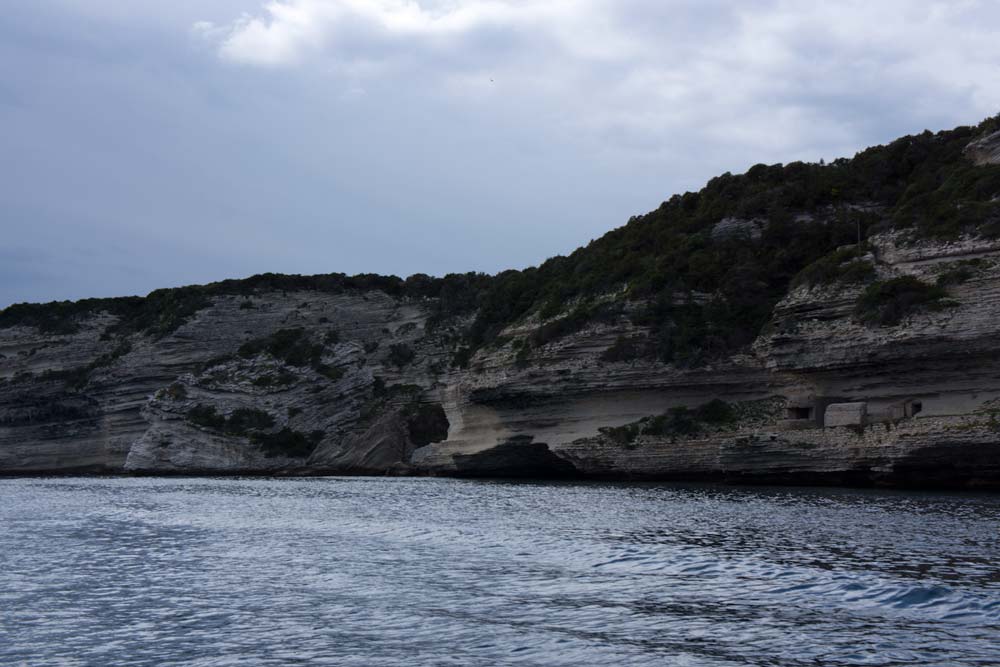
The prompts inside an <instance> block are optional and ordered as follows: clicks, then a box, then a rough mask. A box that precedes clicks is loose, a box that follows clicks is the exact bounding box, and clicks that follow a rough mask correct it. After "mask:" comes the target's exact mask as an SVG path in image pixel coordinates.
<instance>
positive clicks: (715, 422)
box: [601, 399, 737, 445]
mask: <svg viewBox="0 0 1000 667" xmlns="http://www.w3.org/2000/svg"><path fill="white" fill-rule="evenodd" d="M736 420H737V416H736V410H735V409H734V408H733V406H732V405H730V404H729V403H726V402H725V401H722V400H719V399H714V400H712V401H710V402H708V403H705V404H704V405H700V406H698V407H697V408H695V409H693V410H692V409H690V408H688V407H686V406H683V405H682V406H678V407H674V408H670V409H669V410H667V411H666V412H664V413H663V414H660V415H656V416H652V417H644V418H643V419H640V420H639V421H637V422H632V423H631V424H625V425H624V426H617V427H608V428H602V429H601V433H603V434H604V435H605V436H607V437H609V438H611V439H612V440H614V441H615V442H617V443H619V444H622V445H631V444H632V443H633V442H635V440H636V439H637V438H638V437H639V436H643V435H647V436H653V437H657V438H670V439H676V438H685V437H693V436H696V435H699V434H701V433H704V432H705V431H706V430H708V429H707V428H706V427H712V428H714V429H718V428H722V427H726V426H731V425H733V424H735V423H736Z"/></svg>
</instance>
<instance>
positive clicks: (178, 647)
mask: <svg viewBox="0 0 1000 667" xmlns="http://www.w3.org/2000/svg"><path fill="white" fill-rule="evenodd" d="M0 525H2V527H3V530H2V531H0V664H2V665H7V664H11V665H21V664H26V665H32V666H34V665H43V666H44V665H70V666H73V665H81V666H83V665H88V666H89V665H138V666H143V665H150V666H152V665H177V666H180V665H183V666H202V665H204V666H218V665H246V664H254V665H338V666H340V665H348V666H350V665H365V666H372V665H386V666H390V665H408V666H409V665H607V664H615V665H617V664H628V665H665V664H666V665H712V666H729V665H760V666H770V665H775V666H776V665H782V666H785V665H789V666H793V667H794V666H798V665H802V666H806V665H810V666H815V665H959V666H961V665H991V664H1000V652H998V651H997V648H996V637H997V636H1000V564H998V563H1000V498H998V497H996V496H973V495H961V494H916V493H889V492H878V493H876V492H860V491H837V490H830V491H819V490H808V489H805V490H788V489H733V488H722V487H711V486H662V485H616V484H565V483H559V484H556V483H553V484H548V483H535V484H533V483H517V484H515V483H506V482H475V481H459V480H406V479H403V480H397V479H308V480H264V479H58V480H43V479H34V480H3V481H0Z"/></svg>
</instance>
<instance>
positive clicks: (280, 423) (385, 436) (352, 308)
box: [0, 135, 1000, 488]
mask: <svg viewBox="0 0 1000 667" xmlns="http://www.w3.org/2000/svg"><path fill="white" fill-rule="evenodd" d="M996 146H997V135H991V136H987V137H985V138H983V139H980V140H977V141H976V142H974V143H972V144H970V145H969V147H968V149H967V150H966V155H967V156H968V157H969V158H971V159H972V160H974V161H976V162H977V163H984V164H985V163H988V162H989V161H990V160H993V161H996V160H997V156H996V155H995V153H996V151H995V149H996ZM798 223H799V224H820V222H817V216H816V214H802V215H800V217H799V218H798ZM764 225H765V223H764V222H762V221H760V220H756V219H755V220H740V219H737V218H734V217H726V218H724V219H723V220H722V222H720V223H718V224H717V225H715V227H714V228H713V229H712V231H711V234H710V236H711V238H728V237H731V236H732V235H734V234H735V235H743V237H745V238H746V239H747V242H748V243H751V242H758V240H759V239H760V238H761V236H762V234H763V232H762V231H761V230H762V229H764ZM741 238H742V237H741ZM852 252H853V251H852ZM866 253H867V254H865V255H864V256H863V257H861V259H860V260H856V261H861V262H862V263H863V264H864V267H863V268H865V271H866V273H865V274H864V278H863V279H861V278H858V277H857V276H855V275H853V274H850V273H847V272H845V273H844V275H843V276H841V277H839V278H837V279H835V280H832V281H827V282H822V281H820V282H818V283H817V284H815V285H813V284H810V283H809V282H804V283H801V284H798V283H797V284H795V286H793V287H791V288H789V290H788V291H787V293H786V294H785V295H784V297H783V298H782V299H781V300H780V301H779V302H778V304H777V306H775V308H774V309H773V312H772V315H771V318H770V322H769V323H768V324H767V325H766V326H765V327H764V329H763V331H762V332H761V333H760V334H759V335H758V336H757V337H756V340H755V341H754V342H753V344H752V346H749V347H744V348H742V349H741V350H738V351H737V352H735V353H726V354H717V355H714V356H712V357H709V358H705V359H700V360H699V361H698V362H697V363H682V362H680V361H671V362H670V363H666V362H664V361H658V360H657V357H656V355H649V354H633V355H629V354H609V352H610V351H612V350H614V349H616V348H621V347H622V346H623V345H626V346H627V344H629V341H638V340H647V339H651V338H652V337H655V336H656V335H658V334H657V330H656V329H655V327H654V325H653V324H649V323H646V324H642V322H644V321H645V320H644V319H643V318H642V317H639V316H637V315H636V314H637V313H642V312H645V309H648V308H649V307H650V303H648V302H646V301H643V300H642V299H641V298H636V297H633V296H630V295H629V293H628V292H626V291H612V292H608V293H605V294H603V295H600V296H599V297H598V298H597V301H596V303H597V304H598V305H599V306H602V307H603V306H606V305H610V306H614V308H613V309H611V311H610V313H611V314H610V315H608V316H605V317H600V318H592V319H590V320H587V321H586V322H583V323H581V324H580V325H579V326H573V327H567V328H565V330H560V331H559V332H558V334H552V333H551V332H552V331H553V325H554V323H555V324H558V323H559V322H562V321H566V320H564V319H561V318H566V316H567V313H572V312H574V308H576V304H575V303H573V302H567V303H566V304H564V307H563V308H562V309H561V312H556V313H553V312H549V313H548V314H547V315H548V316H547V317H545V318H542V316H541V315H539V311H533V312H532V313H531V314H530V315H529V316H527V317H522V318H518V319H516V320H515V321H514V322H512V323H508V324H507V325H506V326H505V327H504V328H503V329H502V330H501V331H499V334H498V335H496V336H495V337H493V338H492V339H491V340H490V341H488V342H487V343H486V344H484V345H482V346H480V347H479V348H478V349H477V350H476V352H475V353H474V354H473V355H471V358H470V359H469V360H468V364H467V365H464V367H461V368H460V367H458V366H457V365H456V364H455V363H454V359H455V358H456V352H457V351H458V350H459V348H460V347H461V344H462V343H461V341H462V336H463V332H464V331H466V330H467V328H468V326H469V324H470V321H471V319H470V318H471V317H473V315H469V314H459V315H450V316H446V317H441V316H440V308H439V306H440V303H439V301H438V300H437V299H435V298H422V297H415V296H402V295H396V296H391V295H390V294H388V293H386V292H385V291H381V290H378V289H343V290H336V291H322V290H310V289H301V290H294V289H293V290H278V289H270V288H267V287H262V288H260V289H254V290H250V291H249V292H244V293H241V294H216V295H213V296H212V297H211V298H210V299H209V300H208V301H207V302H206V303H204V304H200V306H201V307H199V308H198V309H196V310H195V311H194V312H193V313H192V314H191V315H190V317H188V318H187V319H186V321H184V322H183V323H182V324H181V325H180V326H179V327H176V328H174V329H173V330H171V331H167V332H163V331H157V332H151V331H142V330H132V329H128V328H122V323H123V321H122V318H123V317H124V316H123V315H122V314H121V313H118V314H115V313H113V312H111V310H110V309H100V308H96V309H93V310H92V311H88V312H84V313H83V314H81V315H79V316H77V317H75V318H74V322H73V324H74V326H73V327H72V330H68V329H59V328H58V327H46V326H42V325H40V324H25V323H21V324H15V325H13V326H7V327H6V328H0V473H6V474H35V473H69V472H100V473H121V472H130V473H152V474H193V473H197V474H205V473H220V474H333V473H349V474H355V473H360V474H386V473H390V474H446V475H470V476H481V475H490V476H589V477H601V478H636V479H713V480H728V481H746V482H776V483H838V484H839V483H849V484H888V485H907V484H913V485H925V486H926V485H947V486H969V487H991V488H1000V423H998V418H1000V242H998V241H995V240H990V239H989V238H988V237H987V236H985V235H975V234H974V235H967V236H963V237H961V238H960V239H959V240H952V241H928V240H917V239H914V238H912V237H911V235H909V234H908V233H906V232H903V231H891V230H890V231H885V232H882V233H879V234H875V235H873V236H871V237H870V238H869V239H868V241H867V244H866ZM860 256H861V253H854V254H853V255H851V257H855V258H856V257H860ZM847 266H850V265H847ZM912 279H916V281H917V283H918V287H919V289H918V290H917V292H914V293H906V292H904V293H902V296H900V294H897V293H891V292H890V291H888V288H889V287H893V288H896V287H900V286H902V287H900V289H902V288H906V289H911V290H913V289H916V288H914V287H913V282H912ZM908 280H910V281H911V282H907V281H908ZM937 285H940V287H932V286H937ZM879 286H883V287H884V294H890V297H891V298H893V299H897V300H898V302H899V303H898V304H897V303H895V302H892V303H890V304H889V305H891V306H894V307H895V306H899V308H900V309H901V310H899V311H898V312H896V311H891V312H890V313H889V316H887V315H885V314H884V313H882V315H881V316H882V317H889V319H890V320H891V321H881V322H874V323H873V322H872V321H868V320H866V317H867V316H866V315H865V313H863V312H862V311H861V310H859V309H860V308H861V306H860V305H859V304H861V303H862V302H865V299H869V300H871V298H874V297H871V293H872V290H873V288H875V287H879ZM886 286H888V287H886ZM921 290H923V291H921ZM914 294H917V295H918V296H921V298H924V301H925V302H922V303H923V305H922V306H921V307H911V306H913V303H914V302H913V299H914V298H915V297H914ZM876 296H878V295H877V294H876ZM883 296H884V295H883ZM440 298H442V299H443V298H444V297H440ZM687 298H688V299H689V300H690V299H694V300H695V301H698V300H701V301H707V300H708V299H709V298H710V295H707V294H702V295H699V294H694V295H693V296H690V295H689V296H688V297H687ZM880 298H881V297H880ZM919 305H920V304H918V306H919ZM890 316H891V317H890ZM637 322H638V323H637ZM542 333H545V335H544V336H543V335H541V334H542ZM528 340H533V341H534V343H532V344H531V345H529V344H528V343H527V342H526V341H528ZM720 399H721V401H723V402H724V403H722V404H720V403H719V400H720ZM713 401H714V403H713ZM706 405H716V406H718V405H724V406H725V410H722V411H721V412H720V411H719V410H716V411H715V412H714V413H712V412H711V411H706V410H702V411H700V412H699V406H706Z"/></svg>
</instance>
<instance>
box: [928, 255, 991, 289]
mask: <svg viewBox="0 0 1000 667" xmlns="http://www.w3.org/2000/svg"><path fill="white" fill-rule="evenodd" d="M982 265H983V261H982V260H980V259H972V260H966V261H963V262H959V263H958V264H956V265H955V266H953V267H951V268H950V269H948V270H946V271H943V272H941V273H940V274H938V277H937V284H938V286H939V287H948V286H950V285H961V284H962V283H965V282H968V281H969V280H972V279H973V278H974V277H975V275H976V270H978V269H979V268H981V267H982Z"/></svg>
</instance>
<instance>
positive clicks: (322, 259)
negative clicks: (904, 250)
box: [0, 0, 1000, 305]
mask: <svg viewBox="0 0 1000 667" xmlns="http://www.w3.org/2000/svg"><path fill="white" fill-rule="evenodd" d="M9 4H10V7H9V8H5V11H4V14H3V18H2V19H0V82H2V83H0V153H2V154H3V155H4V158H5V159H4V160H2V161H0V219H2V220H3V221H4V222H3V225H2V228H3V232H4V237H3V238H4V243H3V246H4V248H5V249H8V250H11V249H16V250H17V252H16V253H15V254H14V255H4V256H3V257H0V265H3V267H4V270H5V272H4V275H3V276H2V277H3V280H2V281H0V285H2V286H3V289H0V305H3V303H4V302H5V301H6V302H9V301H19V300H23V299H25V298H31V299H36V298H37V299H45V298H66V297H79V296H85V295H110V294H127V293H136V292H147V291H149V290H151V289H153V288H155V287H159V286H164V285H176V284H182V283H189V282H202V281H207V280H217V279H222V278H226V277H232V276H238V275H248V274H251V273H256V272H262V271H285V272H290V273H310V272H328V271H345V272H348V273H354V272H362V271H374V272H380V273H395V274H401V275H405V274H407V273H413V272H426V273H434V274H441V273H446V272H449V271H467V270H484V271H497V270H501V269H504V268H509V267H523V266H527V265H530V264H533V263H537V262H539V261H541V260H544V259H545V258H546V257H548V256H551V255H554V254H557V253H567V252H570V251H572V250H573V249H574V248H575V247H577V246H579V245H581V244H584V243H586V242H587V241H588V240H589V239H592V238H595V237H597V236H600V235H601V234H602V233H604V232H605V231H607V230H608V229H611V228H613V227H615V226H616V225H619V224H621V223H624V222H625V221H626V220H627V219H628V217H629V216H630V215H633V214H636V213H641V212H643V211H647V210H650V209H652V208H655V207H656V206H657V205H658V204H659V203H660V202H661V201H663V200H664V199H666V198H668V197H669V196H670V195H672V194H674V193H675V192H683V191H684V190H686V189H696V188H699V187H701V186H702V185H703V184H704V182H705V181H706V180H707V179H709V178H711V177H712V176H715V175H717V174H719V173H722V172H724V171H733V172H737V171H742V170H743V169H745V168H747V167H749V166H750V165H752V164H754V163H756V162H769V163H771V162H788V161H791V160H795V159H809V160H817V159H819V158H826V159H831V158H834V157H839V156H842V155H851V154H852V153H853V152H854V151H856V150H858V149H860V148H863V147H865V146H868V145H871V144H873V143H880V142H884V141H888V140H891V139H893V138H895V137H897V136H899V135H901V134H905V133H907V132H914V131H921V130H923V129H924V128H931V129H937V128H945V127H952V126H954V125H958V124H963V123H970V122H975V121H978V120H979V119H981V118H983V117H985V116H987V115H992V114H995V113H996V112H997V111H998V110H1000V85H997V83H998V82H997V77H998V74H997V68H996V64H997V63H998V62H1000V40H997V39H996V38H995V34H994V32H995V30H994V26H996V25H1000V5H997V3H996V2H994V1H993V0H990V1H989V2H986V1H976V0H951V1H948V2H944V1H935V0H928V1H926V2H914V1H913V0H879V1H878V2H873V1H872V0H866V1H865V2H861V1H860V0H840V1H839V2H836V3H832V2H823V3H820V2H813V3H805V2H801V0H795V1H792V0H740V1H739V2H736V1H735V0H700V1H698V2H695V1H693V0H685V1H682V0H433V1H431V0H410V1H406V0H281V1H280V2H279V1H276V0H271V1H269V2H264V0H213V1H212V2H210V3H207V2H205V1H204V0H173V1H172V2H159V3H137V2H131V3H128V2H121V0H46V1H45V2H21V3H9Z"/></svg>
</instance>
